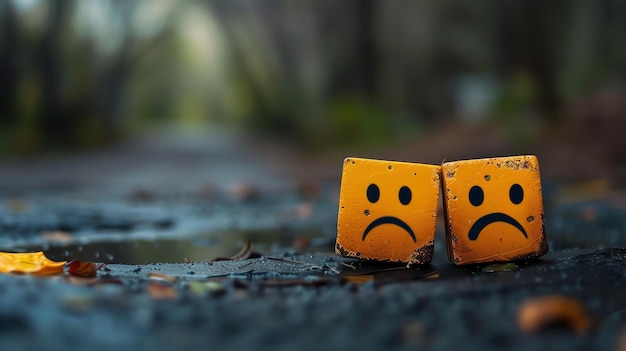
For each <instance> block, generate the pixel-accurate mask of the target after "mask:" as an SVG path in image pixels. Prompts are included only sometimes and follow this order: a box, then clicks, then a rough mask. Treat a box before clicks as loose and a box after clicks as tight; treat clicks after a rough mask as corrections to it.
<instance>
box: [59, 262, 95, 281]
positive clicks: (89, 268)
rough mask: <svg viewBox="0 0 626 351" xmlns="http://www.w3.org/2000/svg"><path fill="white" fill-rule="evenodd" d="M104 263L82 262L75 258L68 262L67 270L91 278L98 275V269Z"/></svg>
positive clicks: (77, 275)
mask: <svg viewBox="0 0 626 351" xmlns="http://www.w3.org/2000/svg"><path fill="white" fill-rule="evenodd" d="M102 266H103V265H98V264H95V263H93V262H81V261H79V260H73V261H71V262H70V263H68V270H67V272H68V273H69V274H70V275H73V276H75V277H83V278H90V277H95V276H96V275H97V271H98V269H100V268H102Z"/></svg>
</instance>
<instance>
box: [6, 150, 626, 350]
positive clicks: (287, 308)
mask: <svg viewBox="0 0 626 351" xmlns="http://www.w3.org/2000/svg"><path fill="white" fill-rule="evenodd" d="M227 142H230V141H220V142H219V143H218V142H216V143H215V145H214V146H210V147H208V148H207V147H206V146H205V144H194V143H190V144H186V145H185V146H184V147H180V146H179V145H180V144H178V143H177V144H175V145H178V146H177V147H179V148H178V149H175V151H176V152H174V155H170V156H164V159H165V160H167V157H172V158H173V159H174V160H177V161H173V162H180V159H181V155H185V156H187V157H188V158H189V159H188V160H187V163H185V164H184V165H179V166H177V167H173V169H172V168H168V167H166V166H163V167H164V168H162V169H161V168H156V166H154V167H152V166H151V164H150V163H149V162H148V164H147V165H146V166H145V167H142V168H141V169H143V170H137V171H128V172H126V173H124V174H125V175H124V176H120V177H118V178H115V180H114V181H110V182H107V181H104V180H106V179H108V178H107V176H106V174H102V173H103V172H104V173H106V172H105V171H104V170H107V169H109V168H108V167H105V166H102V165H101V167H102V170H103V171H102V172H97V173H99V174H100V178H98V177H95V178H90V179H96V180H97V182H95V181H94V183H90V182H89V181H85V182H84V183H83V184H81V186H80V187H76V188H71V187H70V188H68V187H66V186H65V185H63V186H59V185H58V184H60V183H55V184H52V183H49V184H44V185H42V186H41V187H36V186H34V185H33V184H42V183H41V179H40V178H38V177H40V175H39V174H40V172H41V170H43V169H45V168H46V167H51V166H50V164H52V165H56V166H55V167H66V168H71V165H67V164H65V165H64V164H60V165H59V164H58V163H56V162H52V163H50V164H27V165H20V166H19V167H17V168H15V166H3V167H4V168H2V169H1V170H3V171H6V172H4V173H0V174H5V176H4V178H2V177H0V180H2V182H3V184H4V186H2V187H0V191H1V195H2V197H1V203H0V233H1V235H0V247H1V248H2V250H4V251H14V252H20V251H32V250H44V252H46V254H47V255H48V257H50V258H51V259H55V260H71V259H80V260H85V261H95V262H101V263H104V264H105V266H104V267H102V268H101V269H100V270H99V271H98V276H97V277H96V278H76V277H70V276H67V275H64V276H56V277H46V278H37V277H32V276H18V275H0V349H1V350H20V349H29V350H44V349H45V350H83V349H92V350H100V349H101V350H112V349H115V350H136V349H151V350H173V349H176V350H179V349H183V350H184V349H208V348H214V349H221V350H224V349H243V348H250V347H252V348H254V349H272V350H276V349H279V350H280V349H284V350H293V349H304V350H308V349H310V350H317V349H325V348H328V349H340V348H346V349H364V350H379V349H387V348H390V349H406V350H409V349H416V348H422V349H428V350H451V349H457V348H459V347H462V348H463V349H475V350H502V349H518V350H529V349H531V350H538V349H546V350H553V349H564V350H592V349H604V350H607V349H608V350H614V349H617V344H618V342H619V340H620V337H623V334H624V331H625V330H626V329H625V328H626V249H625V247H626V216H624V214H625V213H626V211H625V207H624V203H623V201H620V200H619V197H612V198H608V199H607V198H602V199H582V200H577V201H570V202H567V203H566V202H563V201H559V199H558V198H556V197H552V196H551V195H550V194H552V193H555V192H556V191H554V192H553V191H551V188H554V189H556V188H558V186H559V185H558V183H556V184H550V183H547V184H544V186H545V188H546V189H545V191H544V192H545V193H546V230H547V233H548V238H549V244H550V248H551V251H550V253H549V254H548V255H546V256H544V257H542V258H541V259H537V260H530V261H524V262H516V263H515V264H509V265H496V266H493V265H480V266H468V267H457V266H454V265H451V264H450V263H448V262H447V258H446V254H445V245H444V237H443V225H442V223H439V224H438V227H437V228H438V232H437V238H436V243H435V254H434V255H435V259H434V261H433V264H432V265H428V266H424V267H417V268H412V269H407V268H405V267H402V266H397V265H383V264H373V263H368V262H360V261H356V260H351V259H342V258H339V257H337V256H336V255H335V254H334V253H333V252H332V250H333V245H334V236H335V226H336V211H337V197H338V191H339V184H338V181H337V180H328V181H325V180H320V181H316V182H310V181H307V182H304V183H303V182H298V181H291V180H288V179H287V180H285V178H283V179H281V178H279V176H275V175H273V174H272V173H271V172H266V171H265V168H264V167H266V166H267V164H266V163H263V162H259V161H258V159H256V158H252V159H251V158H249V157H246V155H247V154H246V153H245V152H241V153H239V152H238V151H232V150H233V148H228V147H226V146H224V143H227ZM197 145H202V146H201V147H200V146H197ZM216 145H217V146H216ZM218 146H219V147H220V148H222V149H219V150H217V149H216V148H217V147H218ZM181 148H182V149H181ZM147 149H150V147H149V146H145V145H143V144H142V145H139V146H137V145H134V146H132V147H130V151H128V153H127V154H126V156H124V157H125V158H126V157H127V158H129V159H133V157H137V155H134V156H133V152H134V153H138V154H139V155H144V153H146V151H145V150H147ZM166 150H168V152H170V153H172V152H173V151H171V150H172V147H171V146H170V147H167V148H166ZM235 150H236V149H235ZM224 153H226V155H224ZM229 153H230V154H229ZM115 155H117V153H116V154H115ZM218 156H219V157H218ZM117 157H118V156H115V157H113V159H112V157H109V156H107V155H106V154H103V155H100V156H99V158H97V162H98V164H104V165H106V164H107V162H109V163H113V164H117V165H118V166H119V162H120V161H119V158H117ZM224 157H226V158H228V160H229V161H228V162H226V163H224V162H222V161H223V160H222V158H224ZM217 158H219V159H217ZM220 160H222V161H220ZM79 161H80V160H78V161H76V160H74V161H72V162H74V163H77V164H83V165H84V162H79ZM162 161H163V159H160V160H159V163H158V164H162ZM85 162H88V161H85ZM93 162H96V161H93ZM155 162H156V161H155ZM122 164H123V165H124V167H126V165H127V163H124V162H122ZM155 164H156V163H155ZM185 165H193V166H188V167H189V169H187V170H185V171H184V172H182V173H181V171H180V167H182V166H185ZM337 165H338V166H337V167H338V169H337V173H338V174H339V172H340V169H339V167H340V165H341V163H340V162H339V163H338V164H337ZM119 167H122V166H119ZM216 167H217V168H219V170H217V171H216V170H215V169H216ZM0 168H1V167H0ZM86 168H90V167H86ZM92 168H93V167H92ZM111 168H113V169H114V168H115V167H113V166H112V167H111ZM122 168H123V167H122ZM177 168H178V169H177ZM29 169H34V171H33V173H36V174H37V175H36V176H34V177H35V179H31V180H29V179H27V177H26V176H25V175H26V174H28V172H27V170H29ZM55 169H56V168H55ZM118 169H119V168H118ZM145 169H148V170H150V171H149V172H147V171H145ZM229 170H231V171H232V174H240V175H242V177H241V179H228V180H229V181H230V182H229V183H228V185H224V184H226V183H222V182H223V181H224V182H225V180H224V178H220V177H221V176H222V175H224V174H225V176H224V177H225V178H230V177H229V176H228V174H229V173H228V172H229ZM68 172H69V171H68ZM83 172H84V171H83ZM111 172H112V171H111ZM142 172H143V173H142ZM154 172H157V173H158V174H159V177H161V178H158V177H155V176H154ZM70 173H71V172H70ZM144 173H146V174H147V175H145V176H146V178H142V177H141V176H142V175H143V174H144ZM177 174H178V175H179V178H180V179H181V181H180V182H173V181H172V179H178V178H177V177H176V175H177ZM198 174H204V177H202V176H199V175H198ZM187 175H188V176H187ZM56 177H58V179H63V174H61V175H59V174H57V175H56ZM85 177H86V176H85V175H79V178H81V179H83V178H85ZM246 177H250V178H246ZM103 179H104V180H103ZM143 179H146V181H145V182H144V181H143ZM29 181H31V182H32V183H29ZM92 181H93V180H92ZM63 184H65V183H63ZM163 184H166V185H167V186H164V185H163ZM31 185H33V186H31ZM554 294H559V295H563V296H567V297H572V298H575V299H576V300H578V301H580V302H581V303H582V305H583V306H584V308H585V310H586V311H587V313H588V315H589V316H590V318H591V327H590V328H589V329H587V330H586V331H584V332H575V331H573V330H571V328H568V327H567V326H566V325H564V324H563V323H556V324H554V325H551V326H550V328H545V329H546V330H542V331H540V332H536V333H530V334H529V333H524V332H522V331H521V330H520V326H519V325H518V322H517V318H518V313H519V308H520V306H521V305H522V304H523V303H524V301H526V300H527V299H529V298H533V297H540V296H546V295H554ZM620 335H621V336H620Z"/></svg>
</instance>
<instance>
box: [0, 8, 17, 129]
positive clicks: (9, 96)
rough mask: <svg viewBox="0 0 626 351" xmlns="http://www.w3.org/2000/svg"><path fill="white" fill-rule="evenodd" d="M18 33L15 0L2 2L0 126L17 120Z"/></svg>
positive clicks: (0, 26) (0, 11) (0, 30)
mask: <svg viewBox="0 0 626 351" xmlns="http://www.w3.org/2000/svg"><path fill="white" fill-rule="evenodd" d="M18 34H19V31H18V30H17V22H16V14H15V8H14V7H13V2H11V1H3V2H0V126H8V125H10V124H12V123H14V122H15V121H16V116H15V113H16V109H15V98H16V91H17V83H18V68H19V67H18V60H17V55H18V53H19V50H18V45H19V41H20V38H19V36H18Z"/></svg>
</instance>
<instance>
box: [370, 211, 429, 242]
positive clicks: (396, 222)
mask: <svg viewBox="0 0 626 351" xmlns="http://www.w3.org/2000/svg"><path fill="white" fill-rule="evenodd" d="M383 224H393V225H397V226H398V227H400V228H402V229H404V230H405V231H406V232H407V233H408V234H409V235H410V236H411V238H413V242H416V241H417V240H416V239H415V233H413V230H412V229H411V227H409V225H408V224H406V223H404V221H403V220H401V219H399V218H396V217H391V216H385V217H380V218H378V219H377V220H375V221H374V222H372V223H370V225H368V226H367V228H365V232H363V239H362V240H365V237H366V236H367V234H369V232H371V231H372V229H374V228H376V227H378V226H380V225H383Z"/></svg>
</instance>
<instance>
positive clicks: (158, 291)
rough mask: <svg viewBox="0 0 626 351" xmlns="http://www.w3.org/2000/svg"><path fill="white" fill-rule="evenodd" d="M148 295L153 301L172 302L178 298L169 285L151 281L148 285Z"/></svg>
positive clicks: (174, 290)
mask: <svg viewBox="0 0 626 351" xmlns="http://www.w3.org/2000/svg"><path fill="white" fill-rule="evenodd" d="M148 295H150V297H152V298H153V299H155V300H172V299H175V298H176V297H178V292H177V291H176V289H175V288H174V287H173V286H172V285H170V284H167V283H164V282H161V281H151V282H149V283H148Z"/></svg>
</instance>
